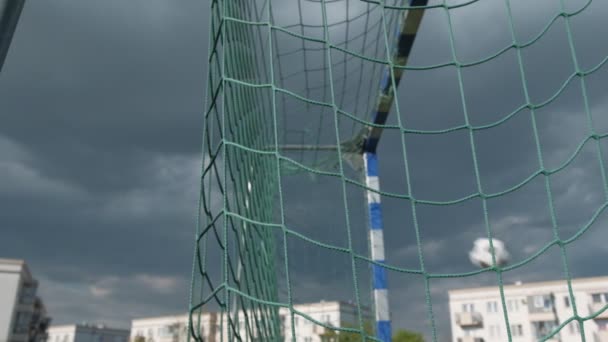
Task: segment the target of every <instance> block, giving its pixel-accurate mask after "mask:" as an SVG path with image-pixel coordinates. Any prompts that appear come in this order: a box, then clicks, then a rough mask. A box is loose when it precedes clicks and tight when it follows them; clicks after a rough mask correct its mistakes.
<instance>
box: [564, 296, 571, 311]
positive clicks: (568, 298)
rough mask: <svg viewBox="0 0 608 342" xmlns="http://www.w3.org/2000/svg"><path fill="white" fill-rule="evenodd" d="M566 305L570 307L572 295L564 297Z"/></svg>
mask: <svg viewBox="0 0 608 342" xmlns="http://www.w3.org/2000/svg"><path fill="white" fill-rule="evenodd" d="M564 306H565V307H567V308H569V307H570V297H568V296H566V297H564Z"/></svg>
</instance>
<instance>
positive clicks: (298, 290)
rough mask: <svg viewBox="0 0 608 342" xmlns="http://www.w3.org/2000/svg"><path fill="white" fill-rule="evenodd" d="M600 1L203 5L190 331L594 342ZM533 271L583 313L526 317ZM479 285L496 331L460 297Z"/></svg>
mask: <svg viewBox="0 0 608 342" xmlns="http://www.w3.org/2000/svg"><path fill="white" fill-rule="evenodd" d="M599 2H600V1H591V0H588V1H578V0H577V1H566V0H552V1H544V0H543V1H540V0H539V1H530V0H526V1H523V0H434V1H433V0H409V1H408V0H281V1H272V0H210V1H209V23H210V29H209V58H208V80H207V94H206V107H205V113H204V123H203V124H204V126H203V144H202V145H203V158H202V159H203V163H202V170H201V191H200V202H199V212H198V214H199V217H198V225H197V231H196V241H195V242H196V243H195V257H194V265H193V280H192V290H191V298H190V302H191V305H190V318H191V324H190V329H189V330H190V337H191V339H193V340H199V341H200V340H204V341H310V342H312V341H364V340H365V341H381V342H386V341H420V340H423V339H426V340H433V341H447V340H450V339H453V340H454V341H456V340H457V339H456V338H457V337H456V335H457V334H456V332H455V331H456V330H458V332H463V333H464V332H466V333H467V335H466V336H468V337H467V338H469V337H470V338H473V339H466V341H479V340H480V339H481V340H483V338H485V340H486V341H488V340H492V338H493V339H494V340H497V341H498V340H501V341H506V340H509V341H510V340H512V339H513V338H514V337H517V336H520V335H523V334H526V333H529V334H531V336H533V337H534V338H535V339H537V340H551V339H555V338H559V336H560V334H566V330H567V329H566V328H565V327H566V326H568V325H569V324H571V323H573V324H577V327H578V326H579V325H580V327H579V328H577V330H576V336H577V338H579V339H581V338H582V339H585V338H587V339H589V338H590V336H591V338H593V336H598V335H597V334H598V333H597V332H596V331H600V330H599V329H600V328H599V326H600V325H599V324H600V323H597V324H596V325H597V327H596V326H595V325H593V326H591V324H592V323H593V322H595V321H594V320H596V318H597V317H599V315H601V314H602V312H603V311H604V310H605V309H606V308H605V307H604V308H600V309H598V308H597V307H594V308H596V309H598V310H595V311H593V310H591V311H589V310H590V309H589V308H588V307H593V305H592V304H589V305H587V304H580V303H583V302H582V301H581V300H578V297H577V294H576V293H578V292H577V291H578V289H577V286H576V285H573V278H576V277H585V276H591V275H593V276H599V275H601V274H600V273H601V272H600V271H599V270H598V269H597V268H596V269H595V270H594V271H593V270H591V271H585V269H586V268H585V267H582V266H581V265H583V264H584V263H586V262H587V261H588V260H591V259H586V258H585V257H583V256H582V255H583V254H584V253H583V251H585V250H588V252H589V253H596V252H597V253H599V252H598V251H600V250H601V248H600V247H597V248H598V249H597V250H594V249H593V248H594V247H592V246H598V245H597V244H594V243H593V241H594V239H596V238H602V237H606V236H607V235H602V233H601V229H600V221H601V218H602V215H603V212H604V209H605V207H606V205H607V202H606V201H607V196H608V179H607V178H606V172H605V158H606V155H605V153H606V152H605V149H606V147H605V146H604V145H605V143H606V140H605V139H604V138H605V137H606V135H607V134H608V133H607V132H608V115H607V114H608V109H607V108H608V96H607V95H606V94H607V92H606V90H605V89H608V73H607V71H606V70H605V69H606V66H605V64H606V62H607V59H608V48H606V47H605V46H604V45H608V44H604V43H602V44H599V40H597V39H600V38H599V36H602V33H600V32H597V34H598V35H599V36H598V37H597V39H596V40H593V39H590V38H589V35H593V32H594V30H600V29H601V26H600V25H599V24H601V23H602V22H603V21H602V16H603V15H606V14H608V6H607V5H606V4H605V3H599ZM590 41H595V43H592V42H590ZM599 45H602V46H599ZM594 237H595V238H594ZM480 239H481V240H480ZM474 241H477V242H475V244H476V245H475V248H477V250H476V251H475V253H478V254H475V255H480V254H479V253H483V251H481V252H480V249H484V248H485V252H487V253H488V257H487V259H485V260H484V261H481V262H475V260H473V261H474V262H473V263H471V262H470V260H469V256H468V253H469V250H470V249H471V248H472V247H473V244H474ZM480 246H481V247H480ZM484 246H485V247H484ZM499 249H500V250H499ZM506 249H509V252H510V260H509V262H507V259H506V257H504V258H503V257H502V255H507V254H506ZM503 250H505V251H504V252H503ZM497 251H499V252H500V258H499V257H497V255H499V253H498V252H497ZM471 255H473V254H471ZM595 255H596V256H597V257H599V256H600V254H595ZM499 259H500V260H499ZM503 259H504V260H503ZM598 272H599V273H598ZM522 280H523V281H524V282H527V281H541V280H542V281H546V280H554V281H557V282H560V284H562V285H563V289H564V291H566V292H565V293H566V294H565V297H567V299H568V307H567V309H568V310H569V311H567V313H566V314H562V313H560V314H559V315H558V314H557V313H556V312H550V313H547V315H548V316H547V317H549V316H551V315H553V316H551V317H549V318H547V319H546V322H547V323H546V324H545V323H543V325H542V329H540V328H539V327H541V325H539V324H536V325H535V324H533V323H534V322H533V323H530V324H529V329H530V330H528V325H523V326H522V325H520V323H518V322H519V321H518V319H519V318H517V317H519V316H517V317H516V318H514V317H515V316H514V315H516V313H515V311H513V310H515V309H513V308H514V307H516V304H512V303H516V302H512V298H511V297H510V296H511V293H514V292H512V291H511V290H506V288H507V287H508V286H511V283H515V282H516V281H517V282H518V283H517V284H520V283H519V282H520V281H522ZM481 286H484V287H483V288H485V289H488V290H487V291H490V292H491V293H495V296H496V299H497V304H495V306H494V305H493V304H488V309H487V310H486V308H485V307H484V308H483V311H484V312H486V311H487V312H494V311H495V312H496V313H497V315H496V316H492V317H490V318H487V319H486V321H487V322H486V323H485V324H484V323H483V322H481V323H480V320H481V318H479V317H478V316H477V315H476V311H479V310H480V309H479V308H478V309H475V307H474V306H473V304H470V306H463V308H462V310H461V309H460V308H455V307H454V306H450V304H449V303H448V301H449V300H450V299H448V295H447V294H448V292H449V291H451V290H455V289H462V288H471V287H481ZM556 286H557V285H556ZM559 286H561V285H559ZM509 289H510V288H509ZM560 289H561V288H560ZM492 291H493V292H492ZM510 291H511V292H510ZM607 292H608V291H607ZM552 295H553V292H552ZM607 298H608V297H607ZM513 300H514V299H513ZM518 300H519V299H518ZM524 301H525V300H523V301H518V302H517V303H518V304H517V305H520V304H519V303H523V302H524ZM577 302H578V303H579V305H578V306H577V304H576V303H577ZM550 304H551V305H553V306H555V305H557V304H555V300H554V301H553V302H551V303H550ZM467 305H469V304H467ZM522 305H523V304H522ZM526 305H528V304H526ZM529 305H532V304H529ZM543 305H545V304H544V302H543ZM517 307H519V306H517ZM494 308H495V309H494ZM532 309H533V307H531V309H530V310H532ZM588 309H589V310H588ZM453 310H457V311H458V310H460V311H463V312H464V313H469V314H470V315H469V316H467V317H469V318H468V321H467V322H468V323H467V322H465V321H464V319H460V318H458V317H461V316H458V315H459V313H458V312H455V313H454V312H451V311H453ZM492 310H494V311H492ZM473 313H475V314H473ZM558 316H559V317H558ZM462 317H464V316H462ZM480 317H481V316H480ZM488 317H489V316H488ZM539 317H540V316H539ZM484 319H485V318H484ZM492 320H494V321H492ZM469 321H470V322H469ZM492 322H495V323H492ZM543 322H545V321H543ZM526 324H527V323H526ZM594 324H595V323H594ZM547 327H550V329H548V328H547ZM586 327H587V328H586ZM485 328H487V329H486V330H487V331H486V330H483V329H485ZM475 329H477V330H475ZM480 329H481V330H480ZM535 329H536V330H535ZM586 329H587V332H586ZM594 329H595V330H594ZM482 330H483V331H482ZM541 330H542V331H541ZM573 331H574V330H573ZM471 332H472V333H473V334H479V336H478V337H471V336H474V335H470V333H471ZM484 334H486V335H484ZM590 334H591V335H590ZM463 336H464V335H463ZM475 336H477V335H475ZM481 336H485V337H481ZM487 336H491V337H487ZM463 338H464V337H463ZM475 338H477V339H475ZM463 341H464V340H463Z"/></svg>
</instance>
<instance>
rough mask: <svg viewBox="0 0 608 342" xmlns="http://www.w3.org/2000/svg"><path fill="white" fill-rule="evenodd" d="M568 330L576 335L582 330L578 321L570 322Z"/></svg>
mask: <svg viewBox="0 0 608 342" xmlns="http://www.w3.org/2000/svg"><path fill="white" fill-rule="evenodd" d="M568 331H569V332H570V334H572V335H574V334H579V333H580V330H579V327H578V322H570V323H569V324H568Z"/></svg>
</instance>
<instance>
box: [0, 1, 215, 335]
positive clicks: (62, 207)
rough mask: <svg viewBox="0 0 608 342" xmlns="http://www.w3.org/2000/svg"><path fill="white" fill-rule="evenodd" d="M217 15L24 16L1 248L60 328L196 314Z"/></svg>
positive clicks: (7, 123)
mask: <svg viewBox="0 0 608 342" xmlns="http://www.w3.org/2000/svg"><path fill="white" fill-rule="evenodd" d="M206 5H207V4H206V3H204V2H200V1H186V2H182V3H180V4H179V6H176V5H175V4H168V3H167V2H165V1H129V2H123V1H103V2H98V1H91V2H71V1H53V2H46V1H29V2H28V3H27V4H26V6H25V8H24V11H23V15H22V19H21V22H20V24H19V27H18V30H17V32H16V34H15V37H14V40H13V45H12V47H11V50H10V53H9V56H8V58H7V61H6V64H5V68H4V70H3V73H2V77H0V97H1V102H2V104H3V107H2V112H1V114H0V115H1V117H2V128H1V129H0V137H1V139H0V145H1V147H0V149H1V150H2V156H1V157H0V158H1V159H0V173H1V174H2V176H3V179H4V181H3V185H2V187H1V190H2V191H1V193H0V198H1V200H2V207H3V211H2V226H3V230H2V231H3V234H2V239H1V240H0V245H1V247H0V249H1V250H2V256H3V257H14V258H23V259H25V260H26V261H27V262H28V263H30V265H31V267H32V269H33V271H34V273H35V275H36V276H38V277H39V278H40V279H41V280H42V281H41V293H42V295H43V297H44V298H45V300H46V302H47V305H48V307H49V311H50V314H51V315H52V316H53V318H54V322H55V323H70V322H77V321H80V320H83V319H85V320H92V321H99V320H105V321H108V322H116V323H118V324H120V325H122V326H125V325H128V319H129V318H130V317H133V316H137V315H140V316H141V315H148V314H150V313H153V314H162V313H170V312H181V311H183V310H184V308H185V307H186V305H187V289H188V282H189V277H190V274H189V273H190V268H191V266H190V263H191V253H192V252H191V248H192V243H191V236H192V232H193V229H194V213H195V211H194V209H195V205H196V204H195V203H196V188H197V187H198V181H197V178H198V177H197V174H198V173H199V165H200V156H199V149H200V148H199V146H200V132H201V130H200V125H201V120H200V117H201V113H202V107H203V101H204V100H203V98H204V80H205V77H204V72H205V59H206V45H207V18H206V13H207V6H206ZM201 18H202V19H201ZM117 312H121V314H118V315H117V314H116V313H117Z"/></svg>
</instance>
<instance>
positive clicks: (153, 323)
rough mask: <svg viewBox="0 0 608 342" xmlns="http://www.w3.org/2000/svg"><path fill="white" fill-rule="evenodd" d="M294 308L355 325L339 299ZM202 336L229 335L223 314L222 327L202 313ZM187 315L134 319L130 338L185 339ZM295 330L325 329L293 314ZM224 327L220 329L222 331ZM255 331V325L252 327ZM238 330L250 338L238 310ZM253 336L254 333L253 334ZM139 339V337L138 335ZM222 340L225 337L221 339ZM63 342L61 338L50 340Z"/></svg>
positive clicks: (212, 339)
mask: <svg viewBox="0 0 608 342" xmlns="http://www.w3.org/2000/svg"><path fill="white" fill-rule="evenodd" d="M294 309H295V310H297V311H299V312H301V313H303V314H305V315H307V316H308V317H310V318H312V319H313V320H315V321H317V322H322V323H324V324H327V325H329V326H334V327H340V326H342V324H347V325H349V326H358V321H357V319H356V317H357V316H356V314H355V312H356V311H355V310H356V309H355V307H354V306H353V305H351V304H347V303H341V302H319V303H310V304H298V305H294ZM364 314H365V315H366V319H368V320H370V319H371V314H370V313H369V311H365V313H364ZM249 317H250V318H249V322H250V324H252V323H254V319H253V318H252V317H253V316H252V314H249ZM279 317H280V319H281V326H282V333H283V336H284V339H285V341H290V342H291V341H292V339H291V337H292V323H291V315H290V313H289V309H287V308H280V309H279ZM200 319H201V322H200V330H201V332H200V333H201V336H203V338H204V339H205V341H208V342H219V341H221V337H222V336H221V335H222V334H223V335H224V336H225V337H226V336H228V333H227V331H228V330H227V323H226V317H225V316H224V317H223V322H224V324H223V329H220V323H221V321H222V317H221V316H220V315H219V314H216V313H205V314H203V315H201V318H200ZM187 325H188V315H177V316H164V317H153V318H142V319H137V320H133V322H132V324H131V341H132V342H134V341H136V340H137V337H143V338H144V339H145V342H185V341H186V337H187V331H186V328H187ZM170 326H173V327H179V328H178V330H177V331H175V330H173V331H171V330H170V329H168V327H170ZM293 327H294V330H295V335H296V341H297V342H321V337H320V335H321V334H323V333H324V332H325V328H323V326H321V325H318V324H315V323H314V322H311V321H309V320H307V319H306V318H305V317H303V316H300V315H295V316H294V326H293ZM222 330H223V331H222ZM253 331H254V335H255V328H254V329H253ZM239 333H240V335H241V337H242V339H243V341H245V342H248V341H252V340H253V339H250V337H251V336H250V335H251V334H248V333H247V330H246V324H245V315H244V314H242V313H241V314H239ZM254 337H256V336H254ZM140 340H141V339H140ZM224 340H225V339H224ZM49 342H63V341H49Z"/></svg>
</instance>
